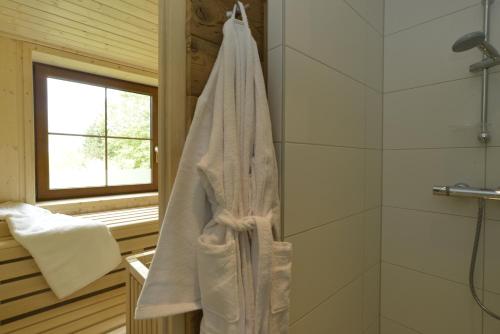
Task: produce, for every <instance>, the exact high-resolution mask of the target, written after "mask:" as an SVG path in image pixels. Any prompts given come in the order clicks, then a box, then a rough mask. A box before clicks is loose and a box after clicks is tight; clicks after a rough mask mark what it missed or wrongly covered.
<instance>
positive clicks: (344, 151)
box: [284, 143, 364, 235]
mask: <svg viewBox="0 0 500 334" xmlns="http://www.w3.org/2000/svg"><path fill="white" fill-rule="evenodd" d="M284 159H285V175H284V177H285V199H286V200H285V203H284V205H285V220H286V229H285V233H286V235H291V234H295V233H299V232H302V231H305V230H308V229H310V228H313V227H316V226H320V225H323V224H326V223H329V222H332V221H334V220H337V219H340V218H343V217H347V216H350V215H353V214H356V213H360V212H361V211H363V191H364V177H363V176H364V165H363V161H364V150H362V149H352V148H342V147H329V146H318V145H304V144H291V143H287V144H286V145H285V156H284Z"/></svg>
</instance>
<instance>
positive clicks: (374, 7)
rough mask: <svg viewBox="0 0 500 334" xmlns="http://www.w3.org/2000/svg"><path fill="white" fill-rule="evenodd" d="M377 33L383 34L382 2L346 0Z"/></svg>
mask: <svg viewBox="0 0 500 334" xmlns="http://www.w3.org/2000/svg"><path fill="white" fill-rule="evenodd" d="M346 2H347V3H348V4H349V5H350V6H351V7H352V8H354V10H355V11H356V12H357V13H358V14H359V15H361V17H363V18H364V19H365V20H366V21H368V23H370V25H371V26H372V27H373V28H375V30H377V32H378V33H380V34H383V33H384V0H346Z"/></svg>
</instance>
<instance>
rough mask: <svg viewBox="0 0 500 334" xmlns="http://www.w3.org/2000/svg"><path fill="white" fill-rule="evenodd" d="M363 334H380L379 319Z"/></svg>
mask: <svg viewBox="0 0 500 334" xmlns="http://www.w3.org/2000/svg"><path fill="white" fill-rule="evenodd" d="M379 318H380V317H379ZM363 334H380V319H377V321H376V322H374V323H373V324H372V325H371V326H370V328H368V329H367V330H365V332H364V333H363Z"/></svg>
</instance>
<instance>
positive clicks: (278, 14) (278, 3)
mask: <svg viewBox="0 0 500 334" xmlns="http://www.w3.org/2000/svg"><path fill="white" fill-rule="evenodd" d="M282 43H283V0H268V1H267V49H268V50H271V49H274V48H275V47H277V46H279V45H281V44H282Z"/></svg>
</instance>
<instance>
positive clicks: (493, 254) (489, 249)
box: [471, 220, 500, 314]
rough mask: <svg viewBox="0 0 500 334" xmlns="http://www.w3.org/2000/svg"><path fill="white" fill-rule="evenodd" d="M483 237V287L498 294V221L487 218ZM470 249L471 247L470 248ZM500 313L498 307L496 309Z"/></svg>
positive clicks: (499, 236) (499, 246) (499, 248)
mask: <svg viewBox="0 0 500 334" xmlns="http://www.w3.org/2000/svg"><path fill="white" fill-rule="evenodd" d="M483 235H484V237H485V258H484V287H485V289H486V290H488V291H490V292H495V293H497V294H500V242H499V241H500V222H498V221H492V220H487V222H486V227H485V229H484V231H483ZM471 249H472V248H471ZM498 313H499V314H500V309H498Z"/></svg>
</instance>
